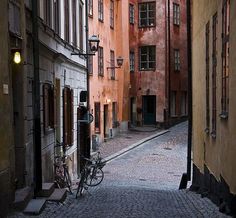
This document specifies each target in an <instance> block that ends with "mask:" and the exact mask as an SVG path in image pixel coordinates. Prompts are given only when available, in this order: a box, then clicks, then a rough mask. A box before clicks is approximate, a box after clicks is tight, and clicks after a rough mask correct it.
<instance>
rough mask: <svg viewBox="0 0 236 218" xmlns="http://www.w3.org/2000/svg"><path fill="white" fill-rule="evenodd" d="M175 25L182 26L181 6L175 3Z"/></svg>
mask: <svg viewBox="0 0 236 218" xmlns="http://www.w3.org/2000/svg"><path fill="white" fill-rule="evenodd" d="M173 24H174V25H175V26H178V27H179V26H180V5H179V4H178V3H175V2H174V3H173Z"/></svg>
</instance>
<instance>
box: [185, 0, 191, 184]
mask: <svg viewBox="0 0 236 218" xmlns="http://www.w3.org/2000/svg"><path fill="white" fill-rule="evenodd" d="M186 6H187V50H188V51H187V55H188V117H189V119H188V151H187V178H188V181H190V180H191V151H192V47H191V46H192V34H191V0H187V5H186Z"/></svg>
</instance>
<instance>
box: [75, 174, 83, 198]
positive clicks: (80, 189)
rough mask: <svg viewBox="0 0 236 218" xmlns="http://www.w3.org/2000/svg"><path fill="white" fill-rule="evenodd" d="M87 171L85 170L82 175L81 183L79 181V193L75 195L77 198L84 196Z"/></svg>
mask: <svg viewBox="0 0 236 218" xmlns="http://www.w3.org/2000/svg"><path fill="white" fill-rule="evenodd" d="M85 174H86V173H85V171H84V170H83V171H82V173H81V178H80V181H79V184H78V187H77V192H76V195H75V198H77V197H78V195H79V196H81V195H82V194H83V191H84V188H85V187H84V185H85V183H86V175H85Z"/></svg>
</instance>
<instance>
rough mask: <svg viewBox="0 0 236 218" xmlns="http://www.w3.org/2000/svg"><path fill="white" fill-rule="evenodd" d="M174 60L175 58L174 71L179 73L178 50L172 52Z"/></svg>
mask: <svg viewBox="0 0 236 218" xmlns="http://www.w3.org/2000/svg"><path fill="white" fill-rule="evenodd" d="M174 56H175V57H174V58H175V71H180V55H179V49H175V50H174Z"/></svg>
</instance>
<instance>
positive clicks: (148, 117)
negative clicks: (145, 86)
mask: <svg viewBox="0 0 236 218" xmlns="http://www.w3.org/2000/svg"><path fill="white" fill-rule="evenodd" d="M143 124H144V125H155V124H156V96H155V95H146V96H143Z"/></svg>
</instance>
